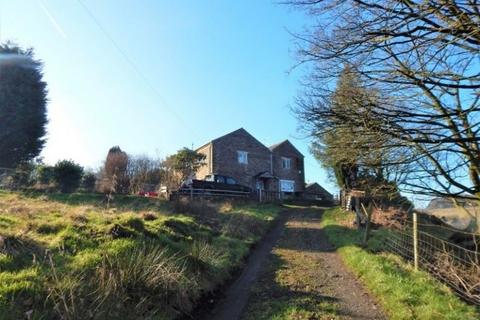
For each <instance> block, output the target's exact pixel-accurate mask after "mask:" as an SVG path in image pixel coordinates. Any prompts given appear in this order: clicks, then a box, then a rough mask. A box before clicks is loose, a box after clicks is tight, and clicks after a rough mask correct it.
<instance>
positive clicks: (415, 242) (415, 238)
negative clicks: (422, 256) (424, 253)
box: [413, 211, 418, 271]
mask: <svg viewBox="0 0 480 320" xmlns="http://www.w3.org/2000/svg"><path fill="white" fill-rule="evenodd" d="M413 265H414V268H415V271H417V270H418V226H417V213H416V212H415V211H413Z"/></svg>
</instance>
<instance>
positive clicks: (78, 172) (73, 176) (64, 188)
mask: <svg viewBox="0 0 480 320" xmlns="http://www.w3.org/2000/svg"><path fill="white" fill-rule="evenodd" d="M82 174H83V167H81V166H80V165H78V164H76V163H75V162H73V161H72V160H62V161H59V162H57V164H56V165H55V167H53V177H54V180H55V182H56V183H57V185H58V187H59V188H60V191H61V192H63V193H70V192H73V191H75V190H77V189H78V186H79V185H80V181H81V179H82Z"/></svg>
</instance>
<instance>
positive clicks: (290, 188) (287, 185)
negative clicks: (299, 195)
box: [280, 180, 295, 192]
mask: <svg viewBox="0 0 480 320" xmlns="http://www.w3.org/2000/svg"><path fill="white" fill-rule="evenodd" d="M280 191H281V192H294V191H295V181H293V180H280Z"/></svg>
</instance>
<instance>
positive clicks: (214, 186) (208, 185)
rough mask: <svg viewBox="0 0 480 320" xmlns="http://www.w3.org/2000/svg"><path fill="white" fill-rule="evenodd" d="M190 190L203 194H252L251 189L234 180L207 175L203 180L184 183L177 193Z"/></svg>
mask: <svg viewBox="0 0 480 320" xmlns="http://www.w3.org/2000/svg"><path fill="white" fill-rule="evenodd" d="M191 188H193V189H202V190H205V192H208V190H221V191H239V192H252V189H250V188H249V187H246V186H243V185H241V184H238V183H237V180H235V179H234V178H232V177H228V176H222V175H219V174H212V175H208V176H206V177H205V180H196V179H193V180H190V181H188V182H186V183H184V184H183V185H182V187H181V188H180V190H179V191H181V192H187V191H188V190H190V189H191Z"/></svg>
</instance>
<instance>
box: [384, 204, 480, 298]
mask: <svg viewBox="0 0 480 320" xmlns="http://www.w3.org/2000/svg"><path fill="white" fill-rule="evenodd" d="M415 214H416V213H414V215H415ZM422 227H424V228H425V227H429V228H433V227H440V226H436V225H429V224H416V219H413V221H408V223H407V224H405V225H403V226H401V227H398V226H397V227H395V228H391V229H390V230H391V232H390V237H389V238H388V239H387V241H386V243H385V244H386V248H387V249H388V250H389V251H390V252H392V253H395V254H397V255H399V256H401V257H403V258H405V259H406V260H409V261H413V262H414V264H415V266H418V268H420V269H423V270H425V271H428V272H429V273H430V274H432V275H433V276H435V277H436V278H438V279H440V280H441V281H442V282H444V283H445V284H447V285H448V286H449V287H451V288H452V289H453V290H454V291H455V292H456V293H457V294H458V295H459V296H460V297H461V298H463V299H465V300H466V301H469V302H471V303H473V304H475V305H480V253H479V250H478V247H479V245H480V243H479V240H478V239H480V234H474V233H468V232H461V231H460V233H463V234H465V235H467V236H468V235H470V236H471V238H472V240H471V242H472V244H473V248H474V249H473V250H470V249H467V248H465V247H462V246H460V245H458V244H455V243H452V242H450V241H448V240H446V239H442V238H440V237H438V236H435V235H433V234H432V233H431V232H426V231H422V230H419V229H422Z"/></svg>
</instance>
